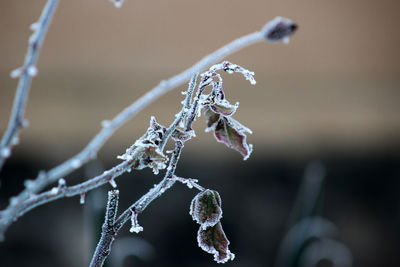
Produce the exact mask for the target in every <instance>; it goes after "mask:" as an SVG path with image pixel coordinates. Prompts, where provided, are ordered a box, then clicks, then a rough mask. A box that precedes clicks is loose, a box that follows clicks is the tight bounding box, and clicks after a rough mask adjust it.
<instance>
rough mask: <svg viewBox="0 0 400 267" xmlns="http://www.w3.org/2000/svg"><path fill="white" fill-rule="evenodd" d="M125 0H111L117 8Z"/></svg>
mask: <svg viewBox="0 0 400 267" xmlns="http://www.w3.org/2000/svg"><path fill="white" fill-rule="evenodd" d="M124 1H125V0H110V2H111V3H113V4H114V6H115V7H116V8H120V7H121V6H122V4H123V3H124Z"/></svg>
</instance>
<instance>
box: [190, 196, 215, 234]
mask: <svg viewBox="0 0 400 267" xmlns="http://www.w3.org/2000/svg"><path fill="white" fill-rule="evenodd" d="M189 214H190V215H192V218H193V220H194V221H196V222H197V223H198V224H200V227H201V228H202V229H204V230H205V229H206V228H207V227H210V226H214V225H216V224H217V223H218V222H219V220H220V219H221V218H222V209H221V198H220V196H219V194H218V192H217V191H213V190H209V189H207V190H204V191H202V192H200V193H198V194H197V195H196V196H195V197H194V198H193V200H192V203H191V205H190V211H189Z"/></svg>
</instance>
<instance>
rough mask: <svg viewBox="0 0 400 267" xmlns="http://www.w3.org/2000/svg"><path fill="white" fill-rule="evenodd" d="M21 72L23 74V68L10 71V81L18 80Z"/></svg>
mask: <svg viewBox="0 0 400 267" xmlns="http://www.w3.org/2000/svg"><path fill="white" fill-rule="evenodd" d="M23 72H24V69H23V68H18V69H15V70H12V71H11V73H10V77H11V78H12V79H16V78H19V77H20V76H21V75H22V73H23Z"/></svg>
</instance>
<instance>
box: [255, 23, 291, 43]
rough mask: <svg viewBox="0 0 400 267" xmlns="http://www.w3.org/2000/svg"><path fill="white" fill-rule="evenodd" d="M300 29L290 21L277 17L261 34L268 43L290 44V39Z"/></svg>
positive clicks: (266, 25)
mask: <svg viewBox="0 0 400 267" xmlns="http://www.w3.org/2000/svg"><path fill="white" fill-rule="evenodd" d="M297 29H298V25H297V24H296V23H295V22H293V21H292V20H290V19H287V18H282V17H276V18H275V19H273V20H271V21H270V22H268V23H267V24H265V26H264V27H263V28H262V30H261V33H262V35H263V37H264V38H265V40H267V41H268V42H284V43H288V42H289V37H290V36H291V35H293V34H294V33H295V32H296V31H297Z"/></svg>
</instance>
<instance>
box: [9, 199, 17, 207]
mask: <svg viewBox="0 0 400 267" xmlns="http://www.w3.org/2000/svg"><path fill="white" fill-rule="evenodd" d="M18 202H19V201H18V198H17V197H12V198H10V205H11V206H16V205H17V204H18Z"/></svg>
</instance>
